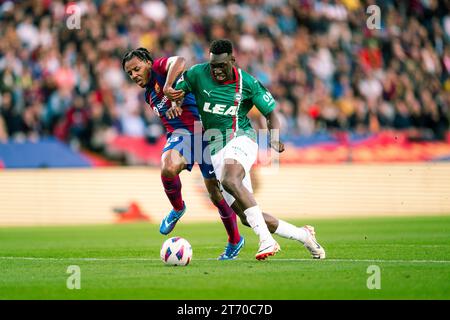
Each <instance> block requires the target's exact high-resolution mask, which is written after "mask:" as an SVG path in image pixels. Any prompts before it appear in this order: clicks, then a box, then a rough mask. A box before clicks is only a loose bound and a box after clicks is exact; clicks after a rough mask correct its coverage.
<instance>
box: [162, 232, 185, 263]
mask: <svg viewBox="0 0 450 320" xmlns="http://www.w3.org/2000/svg"><path fill="white" fill-rule="evenodd" d="M160 254H161V260H162V261H163V262H164V263H165V264H166V265H171V266H187V265H188V264H189V262H190V261H191V259H192V247H191V245H190V243H189V242H188V241H187V240H186V239H183V238H181V237H173V238H170V239H167V240H166V241H164V243H163V245H162V247H161V253H160Z"/></svg>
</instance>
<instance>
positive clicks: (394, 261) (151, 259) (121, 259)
mask: <svg viewBox="0 0 450 320" xmlns="http://www.w3.org/2000/svg"><path fill="white" fill-rule="evenodd" d="M0 260H32V261H46V260H48V261H67V260H76V261H160V260H161V259H155V258H70V257H65V258H52V257H0ZM215 260H217V259H215V258H209V259H195V261H215ZM269 260H270V261H316V260H314V259H295V258H292V259H289V258H286V259H283V258H271V259H269ZM237 261H255V260H254V259H239V258H238V259H237ZM320 261H325V262H326V261H328V262H379V263H450V260H384V259H324V260H320Z"/></svg>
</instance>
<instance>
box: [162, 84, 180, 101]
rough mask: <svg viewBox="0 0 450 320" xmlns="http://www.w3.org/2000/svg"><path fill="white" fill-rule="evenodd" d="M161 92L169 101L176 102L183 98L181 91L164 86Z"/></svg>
mask: <svg viewBox="0 0 450 320" xmlns="http://www.w3.org/2000/svg"><path fill="white" fill-rule="evenodd" d="M163 92H164V94H165V95H166V97H167V98H169V100H172V101H176V100H180V99H183V98H184V91H183V90H176V89H174V88H172V87H168V86H164V88H163Z"/></svg>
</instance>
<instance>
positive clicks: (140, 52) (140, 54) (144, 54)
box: [122, 48, 153, 70]
mask: <svg viewBox="0 0 450 320" xmlns="http://www.w3.org/2000/svg"><path fill="white" fill-rule="evenodd" d="M133 57H136V58H138V59H139V60H142V61H150V62H151V63H153V58H152V56H151V55H150V52H149V51H148V50H147V49H145V48H137V49H134V50H131V51H128V52H127V53H125V55H124V56H123V58H122V69H124V70H125V63H126V62H127V61H130V60H131V59H132V58H133Z"/></svg>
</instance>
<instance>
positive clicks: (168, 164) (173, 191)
mask: <svg viewBox="0 0 450 320" xmlns="http://www.w3.org/2000/svg"><path fill="white" fill-rule="evenodd" d="M161 165H162V168H161V181H162V184H163V186H164V191H165V193H166V195H167V198H168V199H169V201H170V203H171V204H172V207H173V209H172V210H171V211H170V212H169V214H168V215H167V216H165V217H164V219H163V220H162V221H161V225H160V227H159V232H160V233H161V234H164V235H166V234H169V233H170V232H171V231H172V230H173V228H175V225H176V223H177V222H178V220H180V218H181V217H182V216H183V214H184V213H185V212H186V204H185V203H184V201H183V197H182V196H181V180H180V176H179V173H180V172H181V171H182V170H183V169H184V168H185V167H186V164H185V161H184V159H183V157H182V156H181V154H180V153H179V152H178V151H176V150H168V151H166V152H164V153H163V155H162V158H161Z"/></svg>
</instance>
